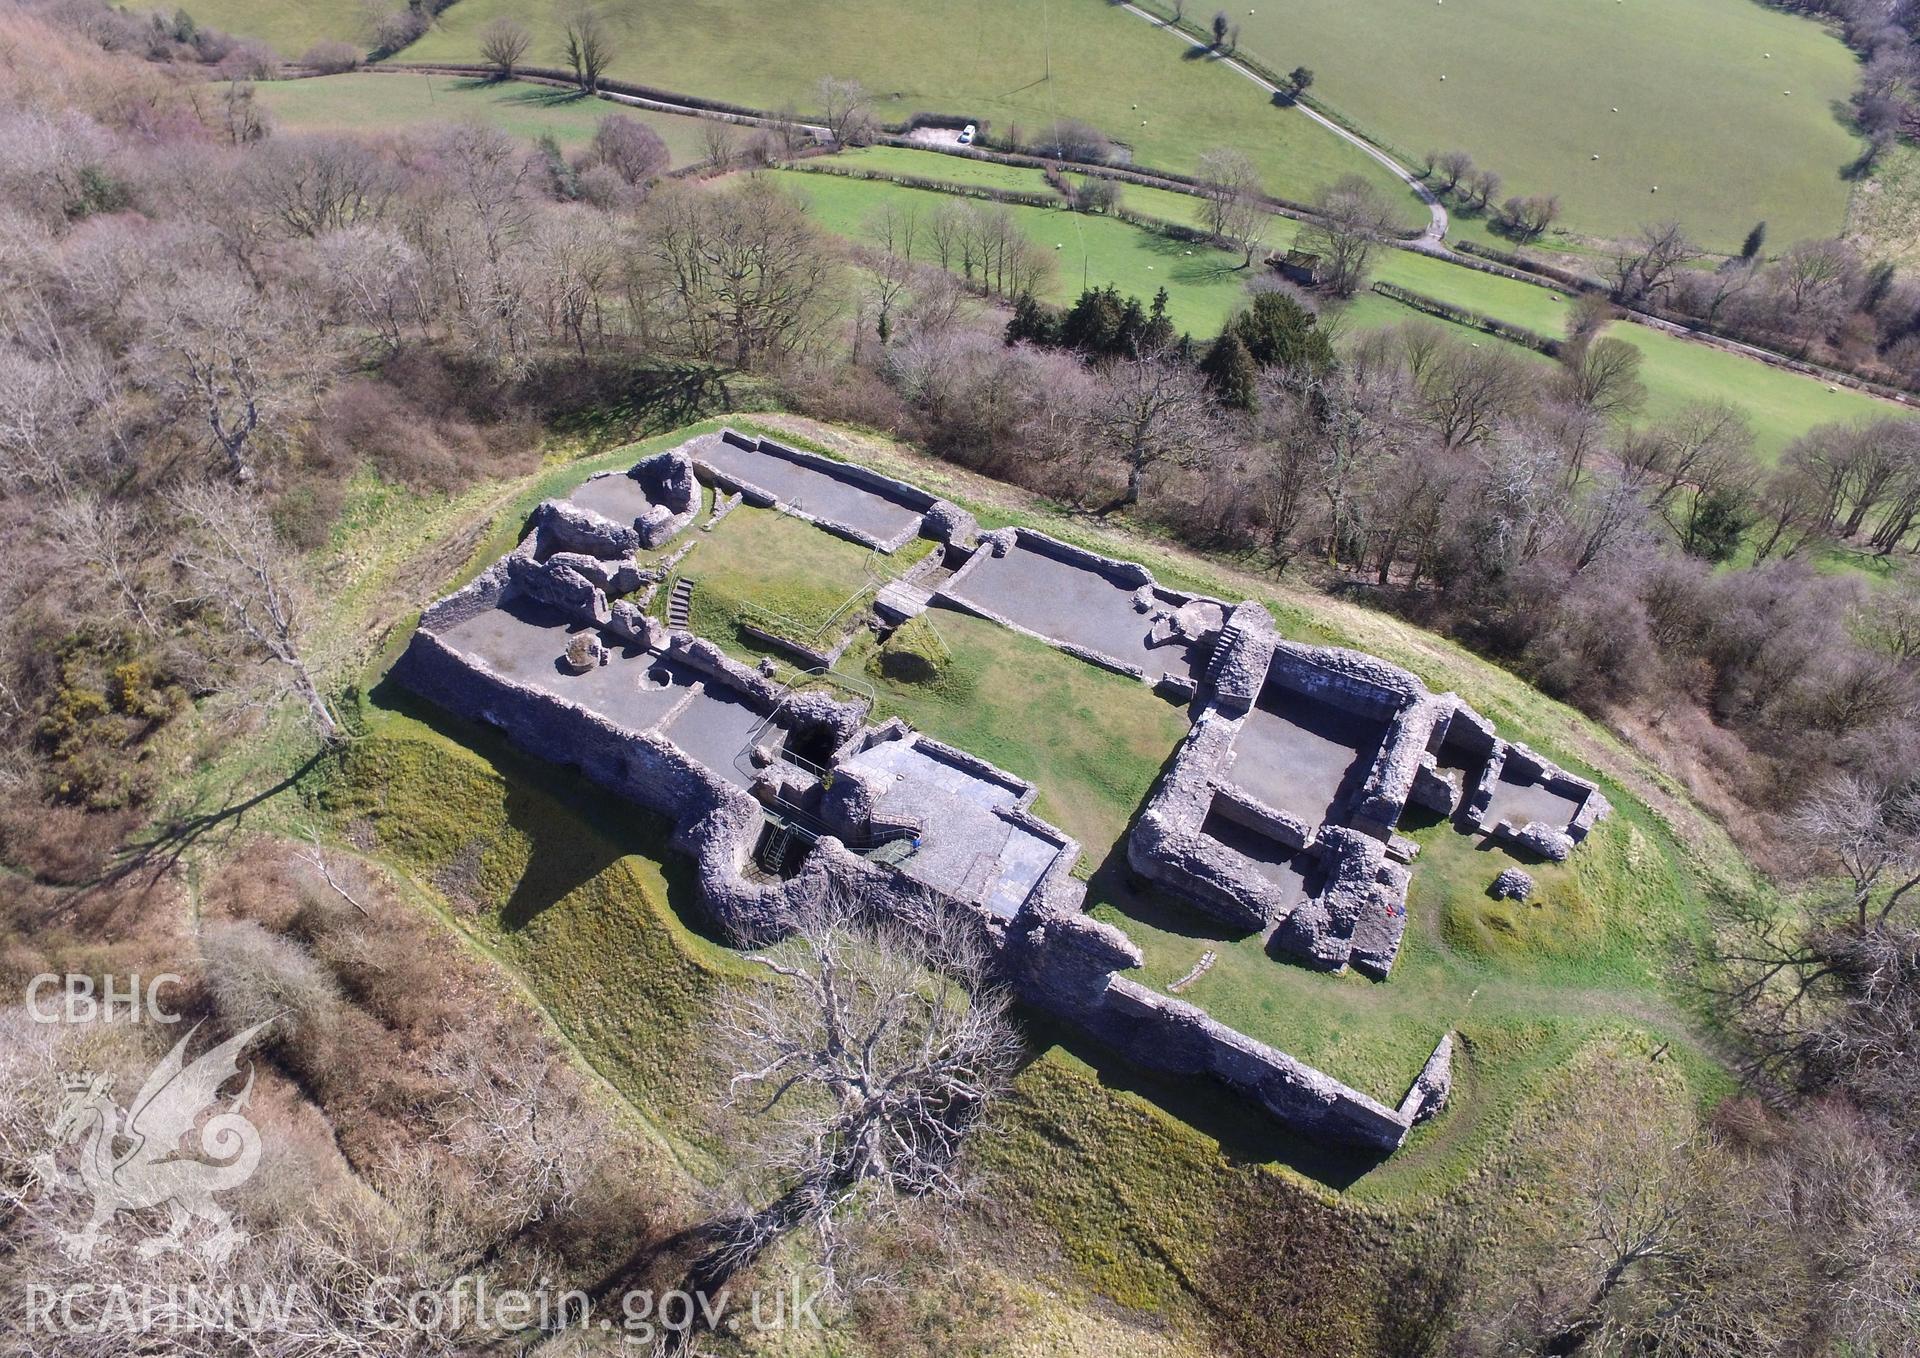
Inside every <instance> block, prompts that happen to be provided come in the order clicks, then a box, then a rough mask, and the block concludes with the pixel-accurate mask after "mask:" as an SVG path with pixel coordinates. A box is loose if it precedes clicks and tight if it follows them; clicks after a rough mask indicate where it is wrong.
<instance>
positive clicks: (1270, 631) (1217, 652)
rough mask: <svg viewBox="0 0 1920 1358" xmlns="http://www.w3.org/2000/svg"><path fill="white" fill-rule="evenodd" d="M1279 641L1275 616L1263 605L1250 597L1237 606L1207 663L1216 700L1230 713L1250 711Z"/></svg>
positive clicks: (1263, 684)
mask: <svg viewBox="0 0 1920 1358" xmlns="http://www.w3.org/2000/svg"><path fill="white" fill-rule="evenodd" d="M1279 643H1280V634H1279V632H1278V631H1277V630H1276V629H1275V627H1274V625H1273V615H1272V614H1271V613H1269V612H1267V610H1266V608H1265V607H1264V606H1263V605H1261V604H1258V603H1255V602H1254V601H1253V600H1251V599H1249V600H1247V601H1246V602H1245V603H1242V604H1241V605H1240V606H1239V607H1237V608H1235V609H1234V610H1233V612H1232V613H1231V614H1229V615H1228V617H1227V623H1226V627H1225V628H1224V629H1222V631H1221V633H1220V636H1219V638H1218V639H1217V640H1216V641H1215V642H1214V649H1213V655H1212V656H1211V657H1210V658H1209V660H1208V663H1207V674H1206V679H1207V683H1208V684H1210V685H1212V687H1213V697H1214V701H1215V702H1216V703H1218V704H1219V705H1220V706H1221V707H1223V708H1225V709H1226V710H1227V711H1229V712H1234V713H1245V712H1247V711H1249V710H1250V709H1251V708H1252V707H1253V705H1254V703H1256V702H1258V701H1259V698H1260V690H1261V689H1262V688H1264V687H1266V683H1267V672H1268V671H1269V670H1271V669H1272V668H1273V652H1274V648H1275V647H1276V646H1277V645H1279Z"/></svg>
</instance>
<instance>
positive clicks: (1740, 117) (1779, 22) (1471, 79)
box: [1234, 0, 1858, 250]
mask: <svg viewBox="0 0 1920 1358" xmlns="http://www.w3.org/2000/svg"><path fill="white" fill-rule="evenodd" d="M1257 8H1258V10H1259V12H1258V13H1257V14H1255V13H1253V12H1251V11H1250V12H1248V13H1246V14H1240V13H1239V12H1237V11H1236V12H1234V21H1235V22H1236V23H1238V24H1239V25H1240V26H1241V45H1242V47H1243V48H1245V49H1246V50H1247V51H1249V52H1251V53H1253V54H1255V55H1256V56H1258V57H1259V58H1260V59H1261V60H1262V61H1263V62H1264V63H1265V64H1267V65H1269V66H1272V67H1276V68H1277V69H1279V70H1283V71H1284V70H1290V69H1291V68H1293V67H1294V66H1296V65H1305V66H1309V67H1311V68H1312V69H1313V71H1314V74H1315V77H1316V78H1315V83H1314V87H1313V93H1314V95H1315V96H1316V97H1319V98H1322V99H1324V100H1325V101H1326V102H1327V104H1328V105H1329V106H1330V107H1332V108H1334V109H1337V110H1338V111H1339V112H1340V113H1341V114H1342V115H1343V116H1346V117H1349V118H1352V119H1354V120H1355V121H1356V122H1357V123H1358V125H1359V126H1360V127H1362V128H1363V129H1365V130H1366V131H1368V132H1369V133H1370V134H1372V135H1375V136H1378V137H1379V138H1381V139H1382V140H1383V141H1385V142H1387V143H1389V144H1391V145H1395V146H1397V147H1399V148H1400V149H1401V151H1402V153H1403V154H1404V155H1408V156H1413V155H1418V154H1420V153H1422V152H1424V151H1426V150H1428V149H1437V150H1443V151H1444V150H1446V149H1448V148H1450V147H1460V148H1463V149H1465V150H1467V151H1469V152H1471V153H1472V154H1473V155H1474V157H1475V158H1476V159H1477V160H1479V161H1480V162H1481V163H1482V164H1484V165H1488V166H1490V167H1492V168H1493V169H1495V170H1497V171H1499V172H1500V173H1501V174H1502V175H1504V176H1505V178H1506V181H1507V185H1508V191H1509V192H1522V193H1542V192H1551V193H1557V194H1559V195H1560V199H1561V202H1562V204H1563V205H1564V207H1565V213H1566V221H1567V224H1568V225H1569V226H1570V227H1572V228H1573V229H1575V230H1578V231H1584V232H1587V233H1590V234H1594V235H1602V236H1620V235H1625V234H1628V233H1630V232H1632V231H1633V230H1635V229H1637V228H1638V227H1639V226H1640V225H1641V224H1642V223H1643V222H1644V221H1645V220H1647V219H1648V218H1649V217H1652V216H1655V215H1657V216H1659V217H1662V218H1673V219H1676V220H1678V221H1680V222H1681V223H1683V224H1684V225H1685V226H1686V227H1687V229H1688V230H1689V231H1690V232H1692V233H1693V234H1694V235H1695V236H1696V237H1697V238H1699V239H1700V240H1702V241H1704V242H1706V243H1707V244H1708V245H1709V246H1711V247H1713V248H1716V249H1720V250H1733V249H1735V248H1737V246H1738V245H1739V242H1740V238H1741V236H1742V234H1743V233H1744V232H1745V231H1746V229H1747V228H1748V227H1749V226H1751V225H1752V224H1753V222H1754V220H1755V219H1756V218H1763V217H1764V218H1766V219H1767V220H1768V222H1769V225H1770V230H1771V231H1772V232H1774V233H1775V239H1776V240H1779V241H1782V242H1788V241H1793V240H1800V239H1803V238H1806V237H1810V236H1820V235H1831V234H1833V233H1834V232H1836V231H1838V230H1839V229H1840V226H1841V223H1842V221H1843V219H1844V216H1845V212H1846V204H1847V184H1846V182H1845V181H1844V180H1843V179H1842V178H1841V175H1840V171H1841V169H1842V167H1844V166H1845V165H1846V164H1848V163H1849V162H1850V161H1851V160H1853V158H1854V157H1855V155H1857V154H1858V146H1857V142H1856V139H1855V138H1854V137H1853V136H1852V135H1851V134H1850V133H1849V132H1848V131H1847V130H1846V128H1845V127H1843V126H1842V125H1841V123H1840V121H1839V120H1838V118H1837V117H1836V116H1835V106H1836V105H1838V104H1840V103H1843V102H1844V101H1845V100H1846V98H1847V96H1848V94H1849V93H1850V92H1851V90H1852V87H1853V84H1854V81H1855V79H1856V75H1857V63H1856V60H1855V58H1854V57H1853V55H1852V54H1851V53H1850V52H1848V51H1847V49H1846V48H1845V47H1844V46H1843V45H1842V44H1841V43H1840V42H1839V40H1838V39H1837V38H1835V37H1834V36H1832V34H1830V33H1828V32H1826V31H1825V30H1823V29H1822V28H1821V27H1820V26H1819V25H1818V24H1816V23H1813V22H1811V21H1809V20H1806V19H1802V18H1798V17H1795V16H1792V15H1788V14H1783V13H1781V12H1779V11H1777V10H1772V9H1768V8H1766V7H1764V6H1762V5H1759V4H1755V3H1753V2H1752V0H1560V2H1559V3H1557V4H1554V5H1552V6H1551V7H1550V8H1544V9H1543V7H1542V6H1541V5H1540V4H1539V3H1538V0H1452V3H1441V4H1435V3H1433V0H1292V3H1288V4H1284V5H1280V4H1276V5H1271V6H1260V7H1257ZM1767 53H1771V54H1772V56H1771V58H1769V57H1768V56H1767V55H1766V54H1767ZM1443 74H1444V75H1445V76H1446V77H1447V78H1446V80H1445V81H1442V80H1441V79H1440V76H1441V75H1443ZM1788 90H1791V91H1792V94H1791V95H1788V94H1786V93H1784V92H1785V91H1788ZM1614 108H1618V109H1619V110H1620V111H1619V112H1618V113H1617V114H1616V113H1613V112H1611V110H1612V109H1614ZM1595 153H1598V154H1599V156H1600V159H1599V160H1598V161H1595V160H1593V159H1592V157H1593V155H1594V154H1595ZM1656 185H1657V186H1658V187H1659V194H1658V195H1657V196H1655V195H1654V194H1653V193H1652V192H1651V190H1652V189H1653V187H1654V186H1656Z"/></svg>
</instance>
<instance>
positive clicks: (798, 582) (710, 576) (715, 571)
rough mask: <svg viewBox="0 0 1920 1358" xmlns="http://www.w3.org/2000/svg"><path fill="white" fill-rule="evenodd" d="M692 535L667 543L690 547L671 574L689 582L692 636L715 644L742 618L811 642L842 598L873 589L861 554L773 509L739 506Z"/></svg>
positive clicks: (731, 635)
mask: <svg viewBox="0 0 1920 1358" xmlns="http://www.w3.org/2000/svg"><path fill="white" fill-rule="evenodd" d="M694 531H695V533H696V534H697V536H694V537H692V538H689V539H684V540H681V541H676V542H675V543H674V544H672V545H673V546H674V547H675V548H678V547H681V546H684V545H685V543H686V542H687V541H691V542H694V543H695V544H697V545H696V546H695V547H694V549H693V551H692V552H691V553H689V554H688V555H687V556H686V557H685V558H684V559H682V561H681V562H680V567H679V570H678V574H679V575H681V576H684V577H686V578H687V579H689V580H692V581H693V582H694V589H693V600H692V619H691V620H692V624H693V630H694V631H696V632H699V633H701V634H702V635H705V636H709V637H712V638H713V639H714V640H715V641H716V642H729V643H731V642H733V641H735V640H737V636H736V633H735V631H734V629H735V627H736V626H737V625H738V624H739V623H740V622H741V621H743V620H744V621H752V622H755V623H757V624H758V625H760V626H763V627H768V628H769V630H772V631H776V632H778V633H779V634H780V635H782V636H787V637H791V638H792V639H794V640H795V641H802V642H817V640H818V637H817V636H816V633H818V632H819V631H820V629H822V628H824V627H825V626H827V624H828V623H829V621H830V620H832V619H833V618H835V617H836V616H837V615H842V610H843V609H844V608H845V606H846V604H847V602H848V601H849V600H851V599H854V598H856V597H857V596H859V595H862V594H864V593H866V592H867V591H869V590H871V589H872V588H874V582H873V580H872V579H871V578H870V577H869V576H868V574H867V569H866V563H867V558H868V557H869V556H870V555H871V553H870V552H869V550H868V549H867V548H865V547H862V546H860V545H859V544H857V543H853V542H849V541H847V540H846V539H845V538H839V537H835V536H834V535H833V534H831V533H828V532H826V531H824V530H822V529H820V528H816V527H814V525H812V524H811V523H808V522H807V521H806V520H804V519H796V518H794V517H792V516H791V515H788V514H782V513H780V512H779V511H777V510H772V509H756V508H754V507H752V506H751V505H741V506H739V507H738V508H736V509H735V510H734V511H733V512H732V513H730V514H729V515H727V517H726V518H724V519H722V520H721V521H720V523H719V525H718V526H717V527H715V528H714V530H713V531H712V532H711V533H700V532H699V531H698V530H697V529H696V530H694ZM665 597H666V595H665V591H664V589H663V590H662V592H661V594H660V596H659V600H660V601H662V602H664V600H665Z"/></svg>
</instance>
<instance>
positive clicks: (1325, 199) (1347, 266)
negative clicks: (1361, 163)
mask: <svg viewBox="0 0 1920 1358" xmlns="http://www.w3.org/2000/svg"><path fill="white" fill-rule="evenodd" d="M1314 212H1315V216H1314V218H1313V220H1312V221H1310V222H1309V223H1308V224H1307V226H1306V227H1305V229H1303V230H1302V231H1301V232H1300V237H1299V241H1300V248H1301V249H1302V250H1307V251H1310V252H1312V253H1313V254H1316V255H1318V256H1320V260H1321V264H1322V271H1321V279H1322V281H1323V282H1324V283H1325V284H1326V286H1327V288H1328V289H1329V290H1330V291H1332V292H1333V293H1334V294H1335V295H1336V296H1340V297H1351V296H1353V294H1354V293H1356V292H1358V291H1359V290H1360V289H1361V288H1362V287H1364V286H1365V285H1366V281H1367V270H1368V269H1369V268H1370V267H1371V266H1372V264H1373V258H1374V255H1375V253H1376V252H1377V251H1378V250H1379V249H1380V243H1381V242H1382V241H1383V240H1385V239H1386V238H1387V236H1389V235H1390V234H1392V231H1393V226H1394V220H1395V217H1396V215H1397V210H1396V208H1395V206H1394V204H1393V203H1392V202H1391V201H1390V200H1389V199H1388V198H1387V197H1386V195H1385V194H1383V193H1381V192H1380V190H1379V189H1377V188H1375V187H1374V186H1373V185H1372V184H1369V183H1368V182H1367V181H1366V180H1364V179H1362V178H1360V176H1359V175H1347V176H1346V177H1344V178H1342V179H1340V180H1339V181H1338V182H1336V183H1334V184H1332V185H1331V186H1329V187H1328V188H1327V189H1325V190H1324V191H1323V192H1322V193H1321V194H1320V196H1319V197H1318V198H1317V199H1316V200H1315V201H1314Z"/></svg>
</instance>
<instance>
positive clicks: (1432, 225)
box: [1120, 3, 1453, 255]
mask: <svg viewBox="0 0 1920 1358" xmlns="http://www.w3.org/2000/svg"><path fill="white" fill-rule="evenodd" d="M1120 7H1121V8H1122V9H1124V10H1126V11H1127V13H1129V14H1131V15H1133V16H1134V17H1136V18H1140V19H1145V20H1146V21H1147V22H1148V23H1150V24H1152V25H1153V26H1154V27H1155V28H1161V29H1165V30H1166V31H1167V32H1169V33H1171V34H1173V36H1174V37H1176V38H1179V39H1180V40H1181V41H1182V42H1184V43H1186V44H1187V46H1189V47H1198V48H1200V49H1201V50H1202V51H1209V50H1211V49H1210V48H1209V47H1208V45H1207V44H1206V43H1204V42H1202V41H1201V40H1200V39H1198V38H1196V37H1194V36H1193V35H1192V34H1190V33H1185V32H1182V31H1181V30H1180V29H1177V28H1175V27H1174V26H1173V25H1172V24H1169V23H1167V22H1166V21H1165V20H1163V19H1161V18H1160V17H1159V16H1157V15H1154V14H1149V13H1147V11H1146V10H1144V9H1141V8H1140V7H1139V6H1138V5H1134V4H1129V3H1123V4H1122V5H1121V6H1120ZM1214 59H1215V60H1216V61H1218V62H1220V63H1221V64H1222V65H1224V66H1226V67H1227V68H1228V69H1229V70H1233V71H1237V72H1239V74H1241V75H1243V76H1245V77H1246V78H1247V79H1248V80H1251V81H1252V82H1253V83H1254V84H1256V85H1258V86H1259V87H1260V88H1261V89H1263V90H1265V91H1266V92H1267V93H1268V94H1270V95H1278V94H1280V92H1281V91H1280V87H1279V86H1278V85H1276V84H1274V83H1273V82H1272V81H1271V80H1268V79H1267V78H1266V77H1265V76H1263V75H1260V74H1259V73H1257V72H1256V71H1254V70H1253V69H1252V68H1250V67H1247V66H1244V65H1242V64H1241V63H1240V62H1239V61H1237V60H1235V59H1234V58H1233V57H1216V58H1214ZM1293 107H1294V108H1296V109H1298V110H1299V111H1300V112H1301V113H1304V114H1305V115H1306V116H1307V117H1308V118H1311V119H1312V120H1313V121H1314V122H1316V123H1318V124H1320V126H1322V127H1324V128H1326V129H1327V131H1329V132H1331V133H1333V135H1334V136H1336V137H1338V138H1340V139H1341V140H1342V141H1345V142H1350V143H1352V144H1353V145H1354V146H1357V147H1359V148H1360V149H1361V150H1362V151H1365V152H1366V153H1367V154H1368V155H1369V156H1372V157H1373V158H1374V159H1375V160H1377V161H1379V162H1380V163H1381V164H1382V165H1384V166H1386V167H1387V169H1389V170H1391V171H1392V172H1393V175H1394V177H1395V178H1396V179H1398V180H1399V181H1400V182H1401V183H1402V184H1405V185H1406V186H1407V187H1408V188H1410V189H1412V190H1413V194H1414V196H1415V197H1416V198H1418V199H1419V200H1420V201H1421V202H1423V203H1425V204H1426V205H1427V229H1426V230H1425V231H1422V232H1421V233H1420V237H1419V239H1418V240H1413V241H1408V242H1407V245H1408V246H1409V247H1411V248H1413V249H1416V250H1423V251H1425V252H1426V253H1428V254H1436V255H1447V254H1451V253H1453V252H1452V251H1450V250H1448V249H1447V246H1446V239H1447V225H1448V222H1447V208H1446V204H1444V203H1442V202H1441V201H1440V199H1439V198H1438V197H1437V196H1435V194H1434V192H1433V190H1432V189H1430V188H1428V187H1427V186H1426V184H1425V183H1424V182H1423V181H1422V180H1421V179H1420V177H1419V176H1418V175H1416V174H1415V173H1414V172H1413V171H1412V170H1409V169H1408V168H1407V167H1406V166H1404V165H1402V164H1401V163H1400V162H1399V161H1397V160H1395V159H1394V158H1393V157H1392V156H1390V155H1388V154H1387V153H1386V152H1385V151H1382V150H1381V149H1380V148H1379V147H1377V146H1375V145H1374V144H1373V143H1372V142H1370V141H1368V140H1367V139H1366V138H1365V137H1363V136H1361V135H1360V134H1359V133H1357V132H1351V131H1349V130H1347V129H1346V128H1344V127H1342V126H1340V124H1339V123H1336V122H1334V121H1333V119H1331V118H1327V117H1324V116H1322V115H1321V114H1319V113H1317V112H1315V111H1314V110H1313V109H1310V108H1308V107H1307V106H1306V105H1305V104H1301V103H1296V104H1294V106H1293Z"/></svg>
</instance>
